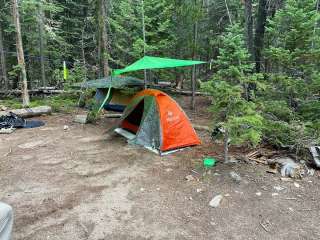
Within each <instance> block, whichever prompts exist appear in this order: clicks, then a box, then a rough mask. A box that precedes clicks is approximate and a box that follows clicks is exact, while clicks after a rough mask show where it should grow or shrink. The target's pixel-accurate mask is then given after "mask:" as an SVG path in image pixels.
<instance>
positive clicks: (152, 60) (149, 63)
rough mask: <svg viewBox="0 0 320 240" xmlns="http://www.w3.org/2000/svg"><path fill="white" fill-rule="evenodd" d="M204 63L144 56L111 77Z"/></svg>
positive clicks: (116, 71) (118, 70)
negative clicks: (138, 71)
mask: <svg viewBox="0 0 320 240" xmlns="http://www.w3.org/2000/svg"><path fill="white" fill-rule="evenodd" d="M204 63H206V62H202V61H191V60H179V59H171V58H160V57H150V56H145V57H143V58H141V59H140V60H138V61H136V62H135V63H133V64H131V65H129V66H128V67H126V68H123V69H117V70H115V71H114V72H113V75H114V76H116V75H119V74H122V73H126V72H133V71H137V70H144V69H159V68H175V67H185V66H193V65H197V64H204Z"/></svg>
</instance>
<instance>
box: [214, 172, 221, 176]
mask: <svg viewBox="0 0 320 240" xmlns="http://www.w3.org/2000/svg"><path fill="white" fill-rule="evenodd" d="M220 175H221V174H220V173H217V172H216V173H214V174H213V176H220Z"/></svg>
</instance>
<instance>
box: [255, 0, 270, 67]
mask: <svg viewBox="0 0 320 240" xmlns="http://www.w3.org/2000/svg"><path fill="white" fill-rule="evenodd" d="M266 22H267V0H259V7H258V16H257V26H256V34H255V39H254V55H255V62H256V71H257V72H260V71H261V52H262V49H263V41H264V32H265V26H266Z"/></svg>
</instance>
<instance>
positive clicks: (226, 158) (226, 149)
mask: <svg viewBox="0 0 320 240" xmlns="http://www.w3.org/2000/svg"><path fill="white" fill-rule="evenodd" d="M223 142H224V162H225V163H228V162H229V132H228V130H227V129H226V130H225V133H224V141H223Z"/></svg>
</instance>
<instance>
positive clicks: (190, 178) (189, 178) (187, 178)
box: [185, 175, 194, 182]
mask: <svg viewBox="0 0 320 240" xmlns="http://www.w3.org/2000/svg"><path fill="white" fill-rule="evenodd" d="M185 179H186V180H187V181H188V182H190V181H194V176H192V175H187V176H186V177H185Z"/></svg>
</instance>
